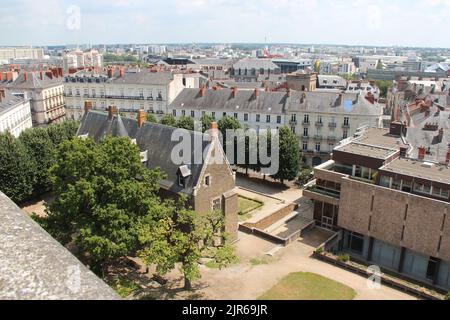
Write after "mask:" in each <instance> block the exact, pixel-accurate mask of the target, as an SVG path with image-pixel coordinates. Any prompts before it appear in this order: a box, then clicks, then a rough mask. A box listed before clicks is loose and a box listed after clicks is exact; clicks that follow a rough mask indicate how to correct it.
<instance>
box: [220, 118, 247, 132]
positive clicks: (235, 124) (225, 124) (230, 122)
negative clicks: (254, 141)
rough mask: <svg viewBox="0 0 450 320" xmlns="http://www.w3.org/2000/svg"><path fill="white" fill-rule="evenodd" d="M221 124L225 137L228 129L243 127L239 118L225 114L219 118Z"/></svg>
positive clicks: (221, 130)
mask: <svg viewBox="0 0 450 320" xmlns="http://www.w3.org/2000/svg"><path fill="white" fill-rule="evenodd" d="M217 124H218V125H219V130H220V132H221V133H222V135H223V136H224V137H226V131H227V130H237V129H241V124H240V123H239V121H237V119H235V118H233V117H229V116H225V117H223V118H222V119H220V120H219V122H218V123H217Z"/></svg>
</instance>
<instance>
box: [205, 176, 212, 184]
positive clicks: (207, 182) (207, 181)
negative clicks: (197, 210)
mask: <svg viewBox="0 0 450 320" xmlns="http://www.w3.org/2000/svg"><path fill="white" fill-rule="evenodd" d="M210 185H211V178H210V176H206V177H205V186H207V187H209V186H210Z"/></svg>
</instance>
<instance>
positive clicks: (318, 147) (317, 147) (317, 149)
mask: <svg viewBox="0 0 450 320" xmlns="http://www.w3.org/2000/svg"><path fill="white" fill-rule="evenodd" d="M316 151H317V152H320V142H316Z"/></svg>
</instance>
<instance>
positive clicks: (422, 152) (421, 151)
mask: <svg viewBox="0 0 450 320" xmlns="http://www.w3.org/2000/svg"><path fill="white" fill-rule="evenodd" d="M426 153H427V150H426V149H425V147H420V148H419V156H418V158H419V160H420V161H423V160H425V155H426Z"/></svg>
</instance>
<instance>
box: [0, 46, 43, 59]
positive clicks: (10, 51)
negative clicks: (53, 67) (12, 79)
mask: <svg viewBox="0 0 450 320" xmlns="http://www.w3.org/2000/svg"><path fill="white" fill-rule="evenodd" d="M11 59H44V50H43V49H37V48H0V63H1V62H4V63H9V62H10V60H11Z"/></svg>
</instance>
